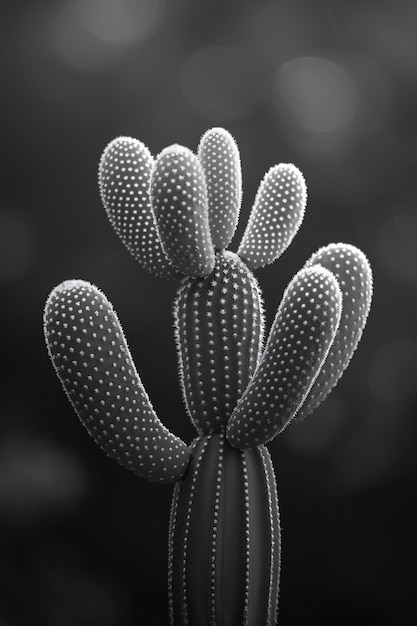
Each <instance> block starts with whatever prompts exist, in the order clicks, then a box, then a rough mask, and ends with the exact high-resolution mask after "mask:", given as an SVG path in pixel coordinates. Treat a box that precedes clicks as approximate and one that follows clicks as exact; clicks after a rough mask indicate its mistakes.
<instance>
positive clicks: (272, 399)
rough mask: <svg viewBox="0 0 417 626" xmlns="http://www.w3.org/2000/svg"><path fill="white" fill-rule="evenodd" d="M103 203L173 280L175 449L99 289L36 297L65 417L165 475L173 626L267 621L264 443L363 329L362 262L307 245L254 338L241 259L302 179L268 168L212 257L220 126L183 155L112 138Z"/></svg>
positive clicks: (344, 361) (368, 278) (345, 252)
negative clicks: (188, 436) (188, 438)
mask: <svg viewBox="0 0 417 626" xmlns="http://www.w3.org/2000/svg"><path fill="white" fill-rule="evenodd" d="M99 183H100V193H101V198H102V201H103V204H104V207H105V209H106V212H107V214H108V217H109V219H110V221H111V223H112V225H113V227H114V229H115V230H116V232H117V234H118V235H119V237H120V238H121V240H122V241H123V243H124V244H125V246H126V247H127V249H128V250H129V251H130V252H131V253H132V254H133V255H134V257H135V258H136V259H137V260H138V261H139V262H140V264H141V265H142V266H143V267H144V268H146V269H147V270H148V271H150V272H151V273H153V274H155V275H157V276H164V277H166V278H169V279H174V280H178V281H179V288H178V292H177V296H176V300H175V305H174V318H175V339H176V345H177V351H178V361H179V371H180V382H181V387H182V391H183V397H184V403H185V407H186V411H187V413H188V415H189V417H190V418H191V421H192V423H193V424H194V426H195V428H196V431H197V436H196V438H195V440H194V441H193V442H192V444H191V445H189V446H187V445H186V444H185V443H184V442H183V441H181V440H180V439H179V438H178V437H176V436H175V435H173V434H172V433H170V432H169V431H168V430H167V429H166V428H165V427H164V426H163V424H162V423H161V422H160V420H159V419H158V417H157V416H156V414H155V411H154V410H153V408H152V405H151V402H150V400H149V398H148V396H147V394H146V391H145V389H144V387H143V385H142V382H141V380H140V377H139V375H138V373H137V371H136V369H135V365H134V363H133V361H132V357H131V355H130V352H129V349H128V346H127V343H126V340H125V338H124V335H123V331H122V328H121V326H120V324H119V321H118V319H117V316H116V313H115V311H114V310H113V307H112V305H111V304H110V302H109V301H108V300H107V299H106V297H105V296H104V294H102V293H101V292H100V290H99V289H97V287H95V286H93V285H91V284H89V283H87V282H85V281H81V280H70V281H65V282H63V283H62V284H60V285H58V286H57V287H56V288H55V289H53V291H52V292H51V294H50V295H49V297H48V300H47V303H46V306H45V313H44V328H45V337H46V342H47V346H48V350H49V354H50V357H51V360H52V363H53V365H54V367H55V370H56V372H57V375H58V377H59V379H60V380H61V383H62V385H63V387H64V390H65V392H66V393H67V396H68V398H69V400H70V402H71V404H72V406H73V407H74V409H75V411H76V412H77V414H78V416H79V418H80V420H81V421H82V423H83V424H84V426H85V427H86V429H87V430H88V432H89V433H90V434H91V435H92V436H93V437H94V439H95V440H96V442H97V443H98V444H99V445H100V446H101V447H102V448H103V450H104V451H105V452H106V453H107V454H108V455H109V456H111V457H112V458H114V459H115V460H116V461H118V462H119V463H120V464H122V465H124V466H125V467H127V468H128V469H131V470H133V471H134V472H136V473H137V474H138V475H139V476H142V477H145V478H148V479H149V480H152V481H157V482H160V483H176V485H175V489H174V495H173V500H172V507H171V520H170V529H169V564H168V578H169V615H170V621H171V623H172V624H176V625H184V626H185V625H189V626H201V625H203V624H210V625H213V626H215V625H218V626H220V625H227V626H229V625H236V626H237V625H242V624H243V625H245V626H259V625H260V624H262V625H267V626H268V625H269V626H272V625H273V624H275V623H276V619H277V610H278V589H279V573H280V526H279V513H278V498H277V492H276V483H275V475H274V470H273V466H272V463H271V459H270V456H269V453H268V450H267V448H266V447H265V444H266V443H267V442H268V441H270V440H271V439H272V438H273V437H275V436H276V435H277V434H278V433H280V432H281V431H282V430H283V429H284V428H285V427H286V426H287V425H288V424H289V423H290V422H291V421H296V420H300V419H303V418H304V417H306V415H308V414H309V413H311V412H312V411H313V410H314V409H315V408H316V407H317V406H318V404H320V402H321V401H322V400H323V399H324V398H325V397H326V396H327V394H328V393H329V392H330V391H331V389H332V388H333V386H334V385H335V384H336V383H337V381H338V380H339V378H340V376H341V375H342V373H343V371H344V370H345V368H346V367H347V365H348V362H349V361H350V358H351V356H352V354H353V352H354V351H355V349H356V346H357V344H358V342H359V339H360V337H361V335H362V332H363V328H364V325H365V322H366V319H367V315H368V312H369V308H370V304H371V297H372V273H371V269H370V266H369V263H368V261H367V259H366V257H365V255H364V254H363V253H362V252H361V251H360V250H358V249H357V248H355V247H354V246H352V245H348V244H343V243H338V244H330V245H328V246H327V247H324V248H321V249H320V250H318V252H316V253H315V254H313V255H312V257H311V258H310V260H309V261H308V262H307V263H306V265H305V267H304V268H302V269H301V270H300V271H299V272H298V273H297V274H296V276H295V277H294V278H293V280H292V281H291V282H290V284H289V285H288V287H287V289H286V291H285V293H284V295H283V298H282V302H281V304H280V306H279V309H278V312H277V314H276V317H275V320H274V322H273V325H272V328H271V330H270V333H269V336H268V338H267V340H266V342H264V315H263V305H262V296H261V291H260V288H259V286H258V283H257V280H256V279H255V277H254V275H253V273H252V271H251V270H252V269H256V268H259V267H263V266H265V265H266V264H269V263H272V262H273V261H275V260H276V259H277V258H278V257H279V256H280V255H281V254H282V253H283V252H284V250H285V249H286V248H287V247H288V245H289V244H290V243H291V241H292V239H293V237H294V235H295V233H296V232H297V230H298V228H299V226H300V224H301V222H302V219H303V214H304V210H305V205H306V199H307V193H306V186H305V182H304V178H303V176H302V174H301V172H300V171H299V170H298V169H297V168H296V167H295V166H294V165H291V164H281V165H277V166H274V167H273V168H271V170H269V172H268V173H267V174H266V175H265V177H264V179H263V181H262V183H261V185H260V187H259V190H258V193H257V195H256V198H255V202H254V206H253V209H252V212H251V215H250V218H249V222H248V225H247V228H246V231H245V233H244V235H243V238H242V241H241V243H240V245H239V247H238V251H237V253H234V252H231V251H228V250H226V248H227V246H228V245H229V243H230V241H231V239H232V237H233V234H234V231H235V229H236V225H237V221H238V216H239V211H240V204H241V197H242V185H241V168H240V159H239V152H238V148H237V146H236V143H235V141H234V139H233V138H232V136H231V135H230V134H229V133H228V132H227V131H225V130H224V129H222V128H213V129H211V130H209V131H207V132H206V133H205V134H204V136H203V137H202V139H201V142H200V145H199V147H198V150H197V154H193V153H192V152H191V151H190V150H189V149H188V148H184V147H181V146H177V145H175V146H171V147H169V148H165V149H164V150H163V151H162V152H161V153H160V155H159V156H158V157H157V158H156V159H155V160H154V159H153V157H152V156H151V154H150V152H149V150H148V149H147V148H146V146H144V145H143V144H142V143H141V142H139V141H138V140H136V139H131V138H128V137H119V138H117V139H115V140H114V141H112V142H111V143H110V144H109V145H108V146H107V148H106V149H105V151H104V153H103V156H102V159H101V162H100V168H99Z"/></svg>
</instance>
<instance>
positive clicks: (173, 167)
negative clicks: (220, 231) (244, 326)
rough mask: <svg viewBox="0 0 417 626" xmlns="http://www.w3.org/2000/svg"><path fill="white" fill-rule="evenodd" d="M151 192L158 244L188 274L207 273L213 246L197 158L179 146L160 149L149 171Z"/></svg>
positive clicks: (203, 179)
mask: <svg viewBox="0 0 417 626" xmlns="http://www.w3.org/2000/svg"><path fill="white" fill-rule="evenodd" d="M151 193H152V203H153V210H154V214H155V217H156V221H157V224H158V228H159V232H160V236H161V241H162V246H163V248H164V250H165V253H166V255H167V256H168V258H169V259H170V261H171V262H172V263H173V265H174V266H175V267H176V268H177V269H178V270H180V271H181V272H183V273H184V274H187V275H188V276H206V275H207V274H210V272H211V271H212V270H213V267H214V262H215V259H214V248H213V244H212V241H211V236H210V228H209V220H208V208H207V189H206V182H205V177H204V173H203V169H202V167H201V163H200V161H199V159H198V158H197V157H196V156H195V154H193V153H192V152H191V150H189V149H188V148H184V147H183V146H177V145H174V146H170V147H168V148H165V149H164V150H162V152H161V154H160V155H159V156H158V157H157V159H156V164H155V169H154V171H153V174H152V181H151Z"/></svg>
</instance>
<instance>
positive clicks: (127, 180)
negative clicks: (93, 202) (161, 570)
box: [99, 137, 178, 279]
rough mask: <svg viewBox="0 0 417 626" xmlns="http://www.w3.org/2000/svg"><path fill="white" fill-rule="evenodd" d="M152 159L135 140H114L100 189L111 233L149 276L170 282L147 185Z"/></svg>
mask: <svg viewBox="0 0 417 626" xmlns="http://www.w3.org/2000/svg"><path fill="white" fill-rule="evenodd" d="M153 165H154V159H153V157H152V155H151V153H150V152H149V150H148V148H147V147H146V146H145V145H144V144H143V143H142V142H141V141H138V140H137V139H132V138H131V137H117V138H116V139H114V140H113V141H111V142H110V143H109V145H108V146H107V147H106V149H105V150H104V152H103V155H102V157H101V160H100V166H99V187H100V195H101V200H102V202H103V205H104V207H105V209H106V213H107V216H108V218H109V220H110V223H111V224H112V226H113V228H114V230H115V231H116V233H117V234H118V236H119V237H120V239H121V240H122V242H123V243H124V245H125V246H126V248H127V249H128V250H129V252H130V253H131V254H132V255H133V256H134V257H135V259H136V260H137V261H138V262H139V263H140V264H141V265H142V266H143V267H144V268H145V269H147V270H148V271H149V272H150V273H152V274H154V275H156V276H162V277H164V278H168V279H172V278H176V277H177V276H178V272H177V271H176V270H175V269H174V268H173V267H172V266H171V264H170V262H169V261H168V259H167V257H166V255H165V253H164V251H163V249H162V246H161V241H160V238H159V233H158V230H157V226H156V223H155V218H154V215H153V211H152V206H151V199H150V193H149V185H150V180H151V173H152V169H153Z"/></svg>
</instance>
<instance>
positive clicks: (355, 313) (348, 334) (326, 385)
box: [296, 243, 372, 421]
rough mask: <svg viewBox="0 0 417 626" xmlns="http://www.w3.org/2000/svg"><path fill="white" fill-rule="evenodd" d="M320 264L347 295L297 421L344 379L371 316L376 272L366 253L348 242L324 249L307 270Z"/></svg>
mask: <svg viewBox="0 0 417 626" xmlns="http://www.w3.org/2000/svg"><path fill="white" fill-rule="evenodd" d="M315 264H320V265H321V266H323V267H325V268H327V269H328V270H330V271H331V272H332V273H333V274H334V275H335V277H336V279H337V281H338V283H339V286H340V289H341V291H342V294H343V311H342V317H341V320H340V325H339V329H338V331H337V333H336V337H335V340H334V342H333V345H332V346H331V348H330V350H329V354H328V355H327V357H326V361H325V363H324V365H323V367H322V369H321V371H320V374H319V375H318V377H317V379H316V381H315V383H314V385H313V386H312V388H311V390H310V393H309V395H308V397H307V399H306V401H305V403H304V405H303V406H302V408H301V410H300V412H299V414H298V415H297V416H296V421H299V420H302V419H304V418H305V417H306V416H307V415H309V414H310V413H311V412H312V411H314V409H315V408H317V407H318V405H319V404H320V403H321V402H322V401H323V400H324V398H325V397H326V396H327V395H328V394H329V393H330V391H331V390H332V389H333V387H334V386H335V385H336V383H337V382H338V380H339V378H340V377H341V376H342V374H343V372H344V371H345V369H346V368H347V366H348V365H349V361H350V359H351V358H352V355H353V353H354V352H355V350H356V348H357V345H358V343H359V340H360V338H361V336H362V332H363V329H364V327H365V323H366V320H367V317H368V313H369V310H370V307H371V300H372V270H371V266H370V265H369V262H368V259H367V258H366V256H365V255H364V253H363V252H362V251H361V250H359V249H358V248H356V247H355V246H352V245H350V244H345V243H332V244H330V245H328V246H325V247H323V248H320V250H318V251H317V252H315V253H314V254H313V255H312V257H311V258H310V259H309V260H308V261H307V264H306V267H310V266H311V265H315Z"/></svg>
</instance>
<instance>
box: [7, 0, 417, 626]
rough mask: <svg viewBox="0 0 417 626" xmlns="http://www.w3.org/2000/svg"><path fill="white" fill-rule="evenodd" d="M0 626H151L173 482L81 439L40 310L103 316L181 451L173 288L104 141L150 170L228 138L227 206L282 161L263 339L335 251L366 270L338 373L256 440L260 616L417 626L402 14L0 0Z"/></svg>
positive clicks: (410, 131)
mask: <svg viewBox="0 0 417 626" xmlns="http://www.w3.org/2000/svg"><path fill="white" fill-rule="evenodd" d="M1 6H2V9H1V12H2V15H1V16H0V73H1V74H0V84H1V89H0V109H1V122H0V124H1V134H0V155H1V182H0V185H1V193H0V289H1V300H2V305H1V309H0V315H1V321H2V323H1V332H2V337H1V354H2V363H3V366H4V367H3V370H4V371H3V375H2V394H1V400H0V402H1V421H0V577H1V580H0V593H1V598H0V626H22V625H33V624H43V625H44V626H116V625H117V626H132V625H137V624H145V625H148V624H149V625H160V624H161V625H164V624H166V623H167V592H166V577H167V575H166V556H167V529H168V515H169V507H170V496H171V488H170V487H169V486H168V487H160V486H158V485H155V484H148V483H147V482H145V481H144V480H139V479H138V478H136V477H135V476H134V475H133V474H132V475H131V474H129V473H128V472H126V471H125V470H123V469H121V468H119V467H118V466H117V465H116V464H114V463H113V462H111V461H110V460H108V459H107V458H106V457H105V455H104V454H102V453H101V452H100V450H99V449H98V448H97V447H96V446H95V444H94V442H93V441H92V440H90V438H89V437H88V436H87V434H86V432H85V431H84V429H83V428H82V427H81V425H80V424H79V422H78V420H77V418H76V416H75V414H74V413H73V411H72V409H71V407H70V405H69V403H68V402H67V400H66V398H65V396H64V394H63V392H62V390H61V388H60V384H59V382H58V380H57V379H56V377H55V374H54V372H53V370H52V367H51V365H50V363H49V359H48V356H47V353H46V350H45V346H44V339H43V332H42V312H43V305H44V301H45V299H46V297H47V295H48V293H49V291H50V290H51V289H52V288H53V287H54V286H55V285H56V284H58V283H59V282H61V281H62V280H64V279H67V278H83V279H86V280H89V281H91V282H94V283H95V284H97V285H98V286H99V287H100V288H101V289H102V290H103V291H104V292H105V293H106V295H107V296H108V298H109V299H110V300H111V301H112V302H113V304H114V306H115V308H116V310H117V311H118V314H119V317H120V319H121V321H122V324H123V327H124V330H125V333H126V336H127V338H128V341H129V344H130V347H131V350H132V353H133V355H134V358H135V361H136V365H137V367H138V369H139V371H140V373H141V377H142V380H143V382H144V384H145V387H146V389H147V391H148V393H149V395H150V397H151V399H152V401H153V404H154V407H155V408H156V410H157V412H158V414H159V416H160V417H161V419H162V420H163V421H164V422H165V424H166V425H167V426H168V427H169V428H170V429H171V430H173V431H174V432H175V433H176V434H178V435H180V436H181V437H183V438H184V439H185V440H186V441H190V440H191V438H192V437H193V435H194V433H193V429H192V427H191V425H190V423H189V422H188V419H187V417H186V416H185V415H184V411H183V408H182V400H181V394H180V391H179V386H178V382H177V365H176V355H175V348H174V342H173V334H172V317H171V307H172V300H173V297H174V294H175V286H174V285H172V284H166V283H164V282H163V281H160V280H157V279H154V278H152V277H150V276H148V275H147V274H146V273H145V272H144V271H142V270H141V269H140V267H139V266H137V264H136V263H135V261H134V260H133V259H132V258H130V257H129V255H128V253H127V252H126V251H125V249H124V248H123V246H122V244H121V243H120V242H119V241H118V239H117V237H116V236H115V235H114V233H113V232H112V229H111V227H110V225H109V224H108V222H107V219H106V216H105V213H104V211H103V209H102V207H101V205H100V200H99V195H98V190H97V167H98V160H99V157H100V154H101V151H102V150H103V148H104V147H105V145H106V144H107V143H108V142H109V141H110V140H111V139H113V138H114V137H115V136H117V135H130V136H134V137H137V138H139V139H141V140H142V141H144V142H145V143H146V144H147V145H148V146H149V148H150V149H151V151H152V152H153V153H154V154H156V153H158V152H159V151H160V150H161V149H162V148H163V147H164V146H165V145H169V144H170V143H174V142H176V143H181V144H184V145H187V146H189V147H190V148H192V149H196V147H197V144H198V141H199V138H200V136H201V135H202V133H203V132H204V131H205V130H206V129H207V128H209V127H211V126H218V125H222V126H224V127H226V128H227V129H228V130H229V131H230V132H231V133H232V134H233V135H234V136H235V138H236V140H237V142H238V144H239V147H240V151H241V158H242V167H243V181H244V197H243V208H242V214H241V220H240V227H239V231H238V234H237V235H236V237H235V239H234V241H233V243H232V246H231V248H232V249H233V250H236V247H237V243H238V242H239V239H240V236H241V234H242V232H243V228H244V225H245V222H246V219H247V216H248V214H249V210H250V208H251V204H252V202H253V198H254V195H255V192H256V189H257V186H258V183H259V180H260V179H261V177H262V176H263V174H264V172H265V171H266V170H267V169H268V168H269V167H270V166H271V165H273V164H275V163H277V162H280V161H284V162H294V163H295V164H296V165H297V166H298V167H300V169H301V170H302V171H303V172H304V174H305V177H306V180H307V184H308V188H309V203H308V210H307V214H306V217H305V220H304V223H303V225H302V227H301V229H300V232H299V234H298V235H297V237H296V239H295V241H294V243H293V244H292V246H291V248H290V249H289V250H288V251H287V252H286V253H285V254H284V255H283V257H282V258H281V259H280V260H279V262H277V263H276V264H275V265H273V266H271V267H269V268H267V269H265V270H263V271H259V272H257V277H258V279H259V281H260V284H261V286H262V288H263V290H264V295H265V303H266V311H267V316H268V321H269V322H271V320H272V319H273V316H274V314H275V311H276V308H277V306H278V303H279V300H280V297H281V294H282V291H283V289H284V288H285V286H286V284H287V283H288V281H289V280H290V278H291V277H292V276H293V274H294V273H295V272H296V271H297V270H298V269H299V268H300V267H301V266H302V265H303V264H304V262H305V260H306V258H307V257H309V256H310V254H311V253H312V252H313V251H315V250H316V249H317V248H318V247H319V246H321V245H324V244H326V243H328V242H330V241H346V242H350V243H353V244H355V245H357V246H359V247H360V248H362V249H363V250H364V252H365V253H366V254H367V256H368V258H369V259H370V262H371V264H372V267H373V270H374V287H375V290H374V302H373V308H372V311H371V315H370V318H369V322H368V326H367V328H366V330H365V334H364V337H363V340H362V343H361V344H360V347H359V349H358V351H357V353H356V354H355V356H354V358H353V361H352V364H351V366H350V368H349V370H348V371H347V372H346V374H345V375H344V378H343V380H342V381H341V382H340V384H339V385H338V387H337V388H336V390H335V391H334V392H333V393H332V395H331V396H330V397H329V398H328V399H327V401H326V402H325V403H324V404H323V405H322V406H321V407H320V409H318V410H317V412H316V413H315V414H314V415H313V416H311V417H310V418H309V419H308V420H307V421H306V422H305V423H304V424H302V425H299V426H294V427H292V428H289V429H288V430H287V431H286V432H285V433H284V434H283V435H282V436H281V437H279V438H278V439H277V440H275V441H274V442H273V443H272V444H271V445H270V450H271V452H272V455H273V460H274V465H275V468H276V472H277V479H278V488H279V494H280V503H281V515H282V527H283V573H282V585H281V603H280V616H281V620H280V623H281V624H282V626H294V625H302V624H321V625H325V624H338V625H342V626H343V625H345V624H346V625H347V624H349V625H350V624H355V625H361V624H364V625H365V624H366V625H367V626H368V625H369V624H373V623H375V624H379V626H384V625H388V624H395V625H404V626H405V625H411V624H415V623H417V604H416V602H415V590H416V583H417V577H416V560H417V540H416V526H417V514H416V510H417V507H416V491H417V489H416V488H417V455H416V448H417V421H416V419H415V413H416V371H417V336H416V313H417V306H416V296H417V293H416V290H417V213H416V200H417V3H416V1H415V0H375V1H372V0H356V1H355V0H314V1H313V0H276V1H275V2H260V1H252V2H249V1H245V0H240V1H238V0H229V1H228V2H225V1H220V0H206V1H201V2H199V1H196V0H194V1H193V0H172V1H169V0H119V1H118V2H116V0H72V1H58V0H44V1H42V0H36V1H35V0H33V1H32V2H27V3H22V2H18V1H17V0H2V5H1Z"/></svg>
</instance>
